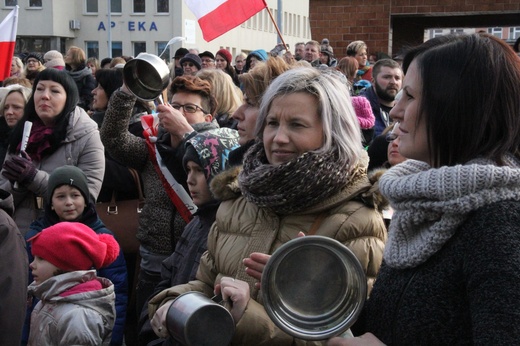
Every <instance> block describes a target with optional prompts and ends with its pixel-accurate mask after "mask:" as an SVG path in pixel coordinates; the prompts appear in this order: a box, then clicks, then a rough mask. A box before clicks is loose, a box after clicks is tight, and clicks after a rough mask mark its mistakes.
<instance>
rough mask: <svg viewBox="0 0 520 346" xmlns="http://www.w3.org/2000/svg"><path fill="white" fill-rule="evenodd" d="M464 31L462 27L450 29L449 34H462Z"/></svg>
mask: <svg viewBox="0 0 520 346" xmlns="http://www.w3.org/2000/svg"><path fill="white" fill-rule="evenodd" d="M462 33H464V30H463V29H450V34H462Z"/></svg>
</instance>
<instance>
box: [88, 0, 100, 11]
mask: <svg viewBox="0 0 520 346" xmlns="http://www.w3.org/2000/svg"><path fill="white" fill-rule="evenodd" d="M97 12H98V2H97V0H87V13H97Z"/></svg>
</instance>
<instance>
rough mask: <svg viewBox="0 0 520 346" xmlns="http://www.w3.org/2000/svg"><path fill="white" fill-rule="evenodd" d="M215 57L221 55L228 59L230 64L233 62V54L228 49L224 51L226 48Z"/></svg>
mask: <svg viewBox="0 0 520 346" xmlns="http://www.w3.org/2000/svg"><path fill="white" fill-rule="evenodd" d="M215 55H220V56H221V57H223V58H224V59H226V61H227V63H228V64H231V61H232V60H233V56H232V55H231V53H230V52H229V51H228V50H227V49H224V48H222V49H221V50H219V51H218V52H217V54H215Z"/></svg>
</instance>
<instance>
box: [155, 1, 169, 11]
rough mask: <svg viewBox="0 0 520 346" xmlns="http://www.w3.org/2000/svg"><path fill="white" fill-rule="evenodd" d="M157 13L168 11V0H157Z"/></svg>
mask: <svg viewBox="0 0 520 346" xmlns="http://www.w3.org/2000/svg"><path fill="white" fill-rule="evenodd" d="M157 13H170V1H169V0H157Z"/></svg>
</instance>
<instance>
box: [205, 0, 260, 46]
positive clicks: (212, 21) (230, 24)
mask: <svg viewBox="0 0 520 346" xmlns="http://www.w3.org/2000/svg"><path fill="white" fill-rule="evenodd" d="M266 7H267V5H266V3H265V1H264V0H250V1H244V0H228V1H226V2H224V3H222V5H220V6H219V7H217V8H216V9H215V10H213V11H211V12H209V13H208V14H206V15H205V16H203V17H200V18H199V25H200V29H201V30H202V36H203V37H204V40H206V41H207V42H209V41H211V40H214V39H215V38H217V37H219V36H220V35H222V34H225V33H226V32H228V31H229V30H231V29H233V28H235V27H237V26H238V25H240V24H242V23H243V22H245V21H246V20H248V19H249V18H251V17H252V16H254V15H255V14H257V13H258V12H260V11H261V10H263V9H264V8H266Z"/></svg>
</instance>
